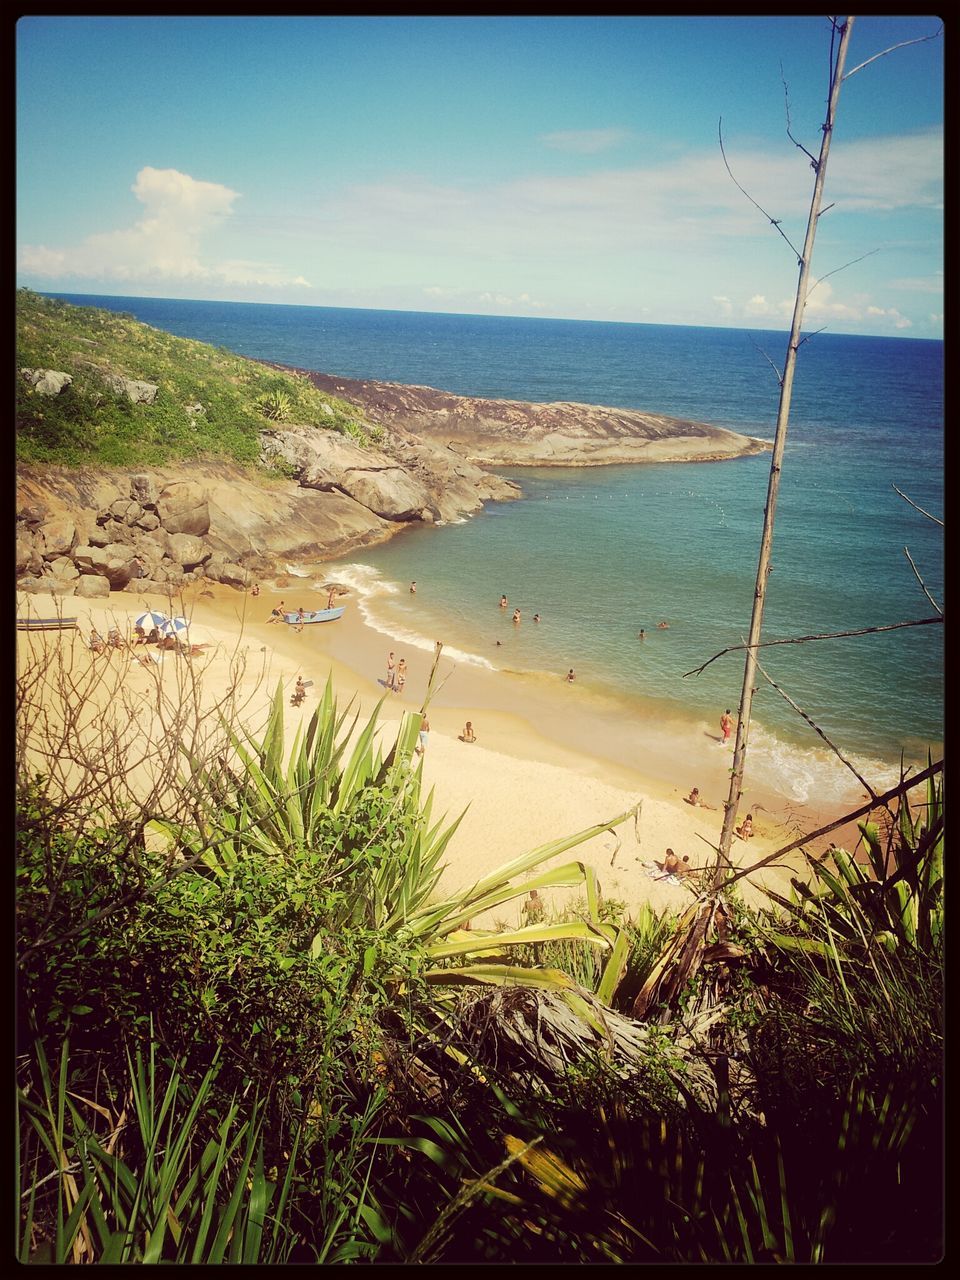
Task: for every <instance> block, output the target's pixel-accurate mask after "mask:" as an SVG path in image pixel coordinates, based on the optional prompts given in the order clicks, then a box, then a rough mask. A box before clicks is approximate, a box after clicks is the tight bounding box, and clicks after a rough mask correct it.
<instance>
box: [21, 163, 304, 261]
mask: <svg viewBox="0 0 960 1280" xmlns="http://www.w3.org/2000/svg"><path fill="white" fill-rule="evenodd" d="M131 190H132V191H133V194H134V195H135V196H136V197H137V199H138V200H139V201H140V203H141V204H142V205H143V206H144V213H143V216H142V217H141V218H140V219H139V221H137V222H136V223H135V224H134V225H133V226H132V227H128V228H125V229H121V230H117V231H108V232H102V233H100V234H97V235H92V236H88V237H87V239H86V240H84V241H83V242H82V244H79V245H76V246H73V247H70V248H64V249H50V248H48V247H47V246H45V245H25V246H24V247H23V249H22V252H21V255H20V266H21V269H22V270H23V271H25V272H30V273H31V274H33V275H37V276H46V277H56V276H65V277H71V278H72V277H79V278H84V279H86V278H96V279H106V280H112V281H144V282H147V281H152V282H160V281H164V280H181V281H184V280H199V281H204V282H206V283H213V284H241V285H245V284H255V285H267V286H274V285H288V284H301V285H307V281H306V280H304V279H303V277H302V276H299V277H296V278H291V277H289V276H287V275H286V274H285V273H284V272H282V271H280V270H278V269H277V268H275V267H273V266H271V265H269V264H267V263H258V262H252V261H244V260H239V259H235V260H228V261H225V262H220V263H212V264H210V263H207V262H205V261H204V260H203V254H202V242H203V240H204V237H205V236H208V235H209V233H211V232H212V231H214V230H216V228H217V227H218V226H219V225H220V223H221V222H222V221H223V219H224V218H227V217H229V216H230V215H231V214H232V213H233V205H234V202H235V201H236V200H237V199H239V193H238V192H236V191H231V189H230V188H229V187H225V186H223V185H221V184H220V183H218V182H203V181H199V180H197V179H196V178H191V177H190V176H189V174H186V173H180V172H179V171H178V170H176V169H154V168H152V167H151V166H150V165H146V166H145V167H144V168H143V169H141V170H140V172H139V173H138V174H137V179H136V182H135V183H134V184H133V187H132V188H131Z"/></svg>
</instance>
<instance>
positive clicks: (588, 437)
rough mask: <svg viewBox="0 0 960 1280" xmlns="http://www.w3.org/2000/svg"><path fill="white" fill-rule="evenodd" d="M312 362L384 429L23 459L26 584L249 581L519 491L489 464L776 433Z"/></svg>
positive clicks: (140, 389) (756, 447) (722, 452)
mask: <svg viewBox="0 0 960 1280" xmlns="http://www.w3.org/2000/svg"><path fill="white" fill-rule="evenodd" d="M298 372H305V371H298ZM21 373H22V374H23V375H24V376H25V377H27V376H29V380H30V381H31V383H32V385H34V386H35V388H36V389H37V390H40V388H41V384H43V385H44V386H46V387H48V388H53V387H56V386H57V379H58V378H61V377H62V378H67V379H68V380H69V375H66V374H64V375H59V374H55V373H54V371H51V370H21ZM307 376H308V377H309V378H310V380H311V381H312V382H314V383H315V385H316V386H318V387H319V388H320V389H321V390H323V391H326V392H332V393H335V394H336V395H338V396H343V397H345V398H347V399H349V400H350V401H351V402H352V403H354V404H355V405H357V406H358V407H359V408H360V409H361V410H362V412H363V413H365V414H366V415H367V417H368V418H369V419H370V420H371V422H372V423H376V424H380V425H381V428H385V430H383V432H382V434H383V436H384V439H383V440H382V442H381V443H380V444H379V445H378V446H377V447H375V448H373V447H361V446H360V445H359V444H357V443H356V442H355V441H353V440H351V439H349V438H347V437H345V436H343V435H341V434H339V433H338V432H336V431H333V430H328V429H324V428H321V427H314V426H297V425H295V424H291V425H286V424H284V425H282V426H280V425H278V426H276V427H272V428H271V429H269V430H264V431H263V432H262V433H261V448H262V461H264V462H265V463H267V464H268V465H270V466H272V467H273V468H274V470H276V469H277V464H278V463H282V464H283V465H282V467H281V468H280V469H281V470H285V471H286V472H287V473H288V474H289V475H290V476H291V478H290V479H280V478H279V477H278V476H277V475H275V474H269V473H263V474H261V475H259V476H256V475H253V474H251V472H250V471H248V470H244V469H243V468H242V467H241V466H240V465H239V464H234V463H227V462H208V463H203V464H199V463H198V464H191V465H190V466H189V467H187V466H182V467H162V468H158V469H157V470H156V471H149V472H138V473H136V474H134V475H126V474H123V473H120V472H106V471H104V470H101V471H95V470H91V469H84V470H74V469H71V468H66V467H61V466H40V465H28V464H24V465H21V466H20V467H19V468H18V494H17V501H18V509H17V530H16V573H17V577H18V579H19V585H20V586H22V587H24V588H25V589H26V590H34V591H36V590H52V591H55V592H57V593H61V594H62V593H64V592H68V591H75V592H76V594H78V595H84V596H99V595H103V594H104V593H105V592H106V593H109V591H110V590H114V591H119V590H128V591H149V590H158V591H163V590H166V589H169V588H174V589H175V588H176V587H178V586H179V585H181V584H182V583H183V582H184V581H186V580H189V579H197V578H203V577H206V578H209V579H210V580H211V581H214V582H221V583H228V584H230V585H231V586H235V587H238V588H243V587H245V586H246V585H248V583H249V582H250V580H251V579H252V578H253V577H255V576H259V575H263V576H265V575H267V574H268V573H271V572H275V571H276V568H277V565H278V564H279V563H282V562H285V561H288V560H294V561H296V560H297V559H332V558H334V557H336V556H339V555H344V554H346V553H349V552H351V551H354V550H356V549H357V548H359V547H363V546H366V545H369V544H371V543H376V542H382V541H384V540H385V539H386V538H389V537H391V536H392V535H393V534H394V533H396V532H397V531H398V530H399V529H401V528H403V527H404V526H405V525H407V524H409V523H411V522H416V521H420V522H427V523H432V522H435V521H443V520H453V519H456V518H458V517H460V516H462V515H464V514H470V513H473V512H476V511H479V510H480V509H481V508H482V506H483V504H484V502H487V501H491V500H495V501H504V500H507V499H511V498H517V497H519V496H520V489H519V487H518V486H517V485H516V484H514V483H513V482H512V481H510V480H507V479H505V478H504V477H502V476H499V475H496V474H495V473H493V472H491V471H489V470H487V468H488V467H490V466H492V465H509V466H521V465H523V466H529V465H536V466H544V465H556V466H594V465H600V464H602V463H615V462H641V461H644V462H651V461H680V460H693V459H696V460H705V459H719V458H729V457H736V456H739V455H743V454H748V453H757V452H760V451H761V450H762V449H764V448H767V447H769V446H767V445H766V444H765V443H764V442H762V441H755V440H750V439H749V438H748V437H745V436H740V435H737V434H736V433H734V432H731V431H725V430H722V429H721V428H717V427H711V426H708V425H707V424H705V423H697V422H687V421H681V420H678V419H673V418H665V417H662V416H660V415H656V414H645V413H639V412H637V411H634V410H625V409H609V408H603V407H601V406H596V405H577V404H542V405H537V404H524V403H521V402H518V401H511V400H480V399H476V398H472V397H465V396H455V395H451V394H449V393H447V392H442V391H434V390H432V389H431V388H429V387H404V386H399V385H397V384H394V383H385V382H358V381H353V380H349V379H341V378H335V377H332V376H330V375H325V374H316V373H307ZM50 379H52V381H51V380H50ZM120 381H122V382H123V384H124V385H123V387H120V386H117V387H116V388H115V389H116V390H117V391H118V393H122V394H126V395H129V396H130V398H131V399H138V400H139V402H141V403H144V404H150V403H152V399H153V396H154V395H155V393H156V387H155V386H154V385H153V384H152V383H141V382H139V381H137V380H133V379H118V382H120ZM60 385H61V386H62V385H66V383H62V384H60ZM58 390H59V387H58ZM58 390H57V391H54V390H52V389H48V390H46V391H44V392H43V394H57V393H58Z"/></svg>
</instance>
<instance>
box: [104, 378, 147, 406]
mask: <svg viewBox="0 0 960 1280" xmlns="http://www.w3.org/2000/svg"><path fill="white" fill-rule="evenodd" d="M104 381H105V382H106V384H107V386H108V387H110V388H111V389H112V390H114V391H115V392H116V393H117V395H118V396H126V397H127V399H128V400H129V401H131V403H133V404H153V402H154V401H155V400H156V398H157V392H158V391H159V390H160V388H159V387H158V386H157V385H156V383H153V382H140V381H139V380H138V379H136V378H123V377H121V376H120V375H119V374H116V373H108V374H106V375H105V376H104Z"/></svg>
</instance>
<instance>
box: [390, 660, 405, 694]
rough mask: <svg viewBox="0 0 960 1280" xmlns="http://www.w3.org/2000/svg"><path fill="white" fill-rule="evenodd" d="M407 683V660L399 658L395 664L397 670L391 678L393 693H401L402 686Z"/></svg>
mask: <svg viewBox="0 0 960 1280" xmlns="http://www.w3.org/2000/svg"><path fill="white" fill-rule="evenodd" d="M406 683H407V660H406V658H401V659H400V661H399V662H398V663H397V669H396V671H395V672H394V676H393V691H394V693H403V686H404V685H405V684H406Z"/></svg>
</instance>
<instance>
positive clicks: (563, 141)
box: [540, 129, 630, 155]
mask: <svg viewBox="0 0 960 1280" xmlns="http://www.w3.org/2000/svg"><path fill="white" fill-rule="evenodd" d="M629 137H630V132H629V130H627V129H572V130H569V131H566V132H560V133H544V134H541V135H540V141H541V142H542V143H544V144H545V145H546V146H548V147H550V148H552V149H553V150H554V151H572V152H575V153H576V154H579V155H596V154H597V152H599V151H609V150H610V149H611V148H612V147H618V146H619V145H620V143H621V142H623V141H624V140H625V139H627V138H629Z"/></svg>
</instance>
